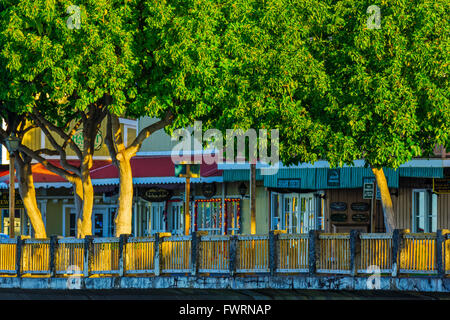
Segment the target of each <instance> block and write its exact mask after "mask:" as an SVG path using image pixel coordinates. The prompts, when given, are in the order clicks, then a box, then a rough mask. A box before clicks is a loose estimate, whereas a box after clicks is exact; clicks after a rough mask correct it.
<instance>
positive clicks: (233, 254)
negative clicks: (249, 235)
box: [229, 235, 238, 276]
mask: <svg viewBox="0 0 450 320" xmlns="http://www.w3.org/2000/svg"><path fill="white" fill-rule="evenodd" d="M237 246H238V237H237V236H236V235H234V236H231V237H230V264H229V267H230V275H231V276H234V275H235V274H236V262H237Z"/></svg>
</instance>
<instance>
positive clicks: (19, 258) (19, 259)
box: [16, 236, 23, 278]
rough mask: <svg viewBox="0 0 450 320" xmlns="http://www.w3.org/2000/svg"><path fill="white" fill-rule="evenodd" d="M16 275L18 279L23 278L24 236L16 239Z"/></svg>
mask: <svg viewBox="0 0 450 320" xmlns="http://www.w3.org/2000/svg"><path fill="white" fill-rule="evenodd" d="M16 241H17V242H16V275H17V277H18V278H20V277H22V269H21V265H22V245H23V239H22V236H18V237H17V239H16Z"/></svg>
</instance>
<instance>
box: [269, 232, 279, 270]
mask: <svg viewBox="0 0 450 320" xmlns="http://www.w3.org/2000/svg"><path fill="white" fill-rule="evenodd" d="M277 244H278V233H276V232H275V230H271V231H270V232H269V268H270V275H271V276H274V275H275V272H276V269H277V265H278V246H277Z"/></svg>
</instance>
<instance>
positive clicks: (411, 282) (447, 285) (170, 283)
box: [0, 275, 450, 293]
mask: <svg viewBox="0 0 450 320" xmlns="http://www.w3.org/2000/svg"><path fill="white" fill-rule="evenodd" d="M73 280H74V279H72V281H71V280H68V279H67V278H27V277H23V278H17V277H3V278H0V289H58V290H66V289H74V290H76V289H88V290H98V289H169V288H170V289H236V290H245V289H296V290H305V289H310V290H350V291H353V290H355V291H357V290H368V289H370V288H369V287H368V284H367V280H368V278H367V277H349V276H316V277H309V276H245V277H229V276H224V277H201V276H198V277H195V276H183V275H180V276H157V277H96V278H79V279H76V281H73ZM379 280H380V282H379V287H378V288H376V289H372V290H384V291H385V290H392V291H409V292H411V291H415V292H446V293H448V292H450V278H438V277H430V276H428V277H409V278H392V277H380V279H379ZM77 281H78V282H77Z"/></svg>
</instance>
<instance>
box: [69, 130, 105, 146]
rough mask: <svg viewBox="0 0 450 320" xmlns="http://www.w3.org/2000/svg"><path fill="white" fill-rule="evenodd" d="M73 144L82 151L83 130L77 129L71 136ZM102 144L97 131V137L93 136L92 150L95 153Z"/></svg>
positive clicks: (101, 137) (101, 138) (100, 136)
mask: <svg viewBox="0 0 450 320" xmlns="http://www.w3.org/2000/svg"><path fill="white" fill-rule="evenodd" d="M72 140H73V142H75V144H76V145H77V146H78V148H80V150H83V148H84V134H83V129H79V130H78V131H77V132H75V134H74V135H73V136H72ZM102 144H103V136H102V133H101V132H100V131H98V133H97V135H96V136H95V141H94V149H95V151H98V150H100V149H101V148H102Z"/></svg>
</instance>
